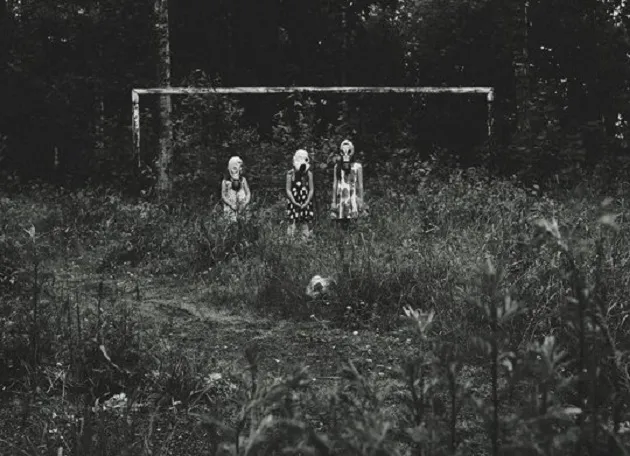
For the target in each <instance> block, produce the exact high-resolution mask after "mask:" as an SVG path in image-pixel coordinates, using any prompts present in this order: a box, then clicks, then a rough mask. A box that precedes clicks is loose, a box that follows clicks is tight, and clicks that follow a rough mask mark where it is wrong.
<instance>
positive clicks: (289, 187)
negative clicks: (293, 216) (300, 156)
mask: <svg viewBox="0 0 630 456" xmlns="http://www.w3.org/2000/svg"><path fill="white" fill-rule="evenodd" d="M291 180H292V175H291V171H289V172H288V173H287V184H286V187H285V190H286V192H287V198H289V201H290V202H291V204H293V205H295V206H297V205H298V203H296V202H295V198H293V194H292V193H291Z"/></svg>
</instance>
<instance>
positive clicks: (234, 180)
mask: <svg viewBox="0 0 630 456" xmlns="http://www.w3.org/2000/svg"><path fill="white" fill-rule="evenodd" d="M221 198H222V200H223V213H224V215H225V217H226V218H227V219H228V220H230V221H233V222H234V221H236V220H237V218H238V216H239V215H244V214H245V209H246V207H247V205H248V204H249V201H250V199H251V193H250V191H249V186H248V185H247V179H245V176H243V160H241V158H240V157H232V158H230V161H229V162H228V172H227V173H226V175H225V177H224V178H223V182H222V183H221Z"/></svg>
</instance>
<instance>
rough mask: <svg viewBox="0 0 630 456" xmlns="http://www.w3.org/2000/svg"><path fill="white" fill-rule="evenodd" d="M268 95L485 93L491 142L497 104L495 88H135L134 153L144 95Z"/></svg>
mask: <svg viewBox="0 0 630 456" xmlns="http://www.w3.org/2000/svg"><path fill="white" fill-rule="evenodd" d="M234 93H243V94H268V93H374V94H394V93H403V94H404V93H423V94H439V93H452V94H482V95H485V96H486V101H487V104H488V118H487V126H488V139H489V140H491V139H492V136H493V125H494V113H493V109H492V104H493V102H494V88H493V87H348V86H342V87H214V88H212V87H205V88H202V87H156V88H134V89H132V90H131V105H132V111H133V112H132V120H131V131H132V138H133V154H134V155H135V156H136V157H137V159H138V166H141V161H140V95H208V94H234Z"/></svg>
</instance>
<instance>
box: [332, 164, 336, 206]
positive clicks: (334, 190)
mask: <svg viewBox="0 0 630 456" xmlns="http://www.w3.org/2000/svg"><path fill="white" fill-rule="evenodd" d="M332 197H333V200H332V206H333V209H334V208H335V206H336V205H337V165H335V166H334V167H333V188H332Z"/></svg>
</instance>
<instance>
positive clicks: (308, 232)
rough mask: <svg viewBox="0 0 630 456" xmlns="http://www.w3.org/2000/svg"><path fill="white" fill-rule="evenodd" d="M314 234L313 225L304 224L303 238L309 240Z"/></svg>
mask: <svg viewBox="0 0 630 456" xmlns="http://www.w3.org/2000/svg"><path fill="white" fill-rule="evenodd" d="M312 234H313V228H312V225H311V224H310V223H304V224H302V236H303V237H304V238H305V239H308V238H310V237H311V235H312Z"/></svg>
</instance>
